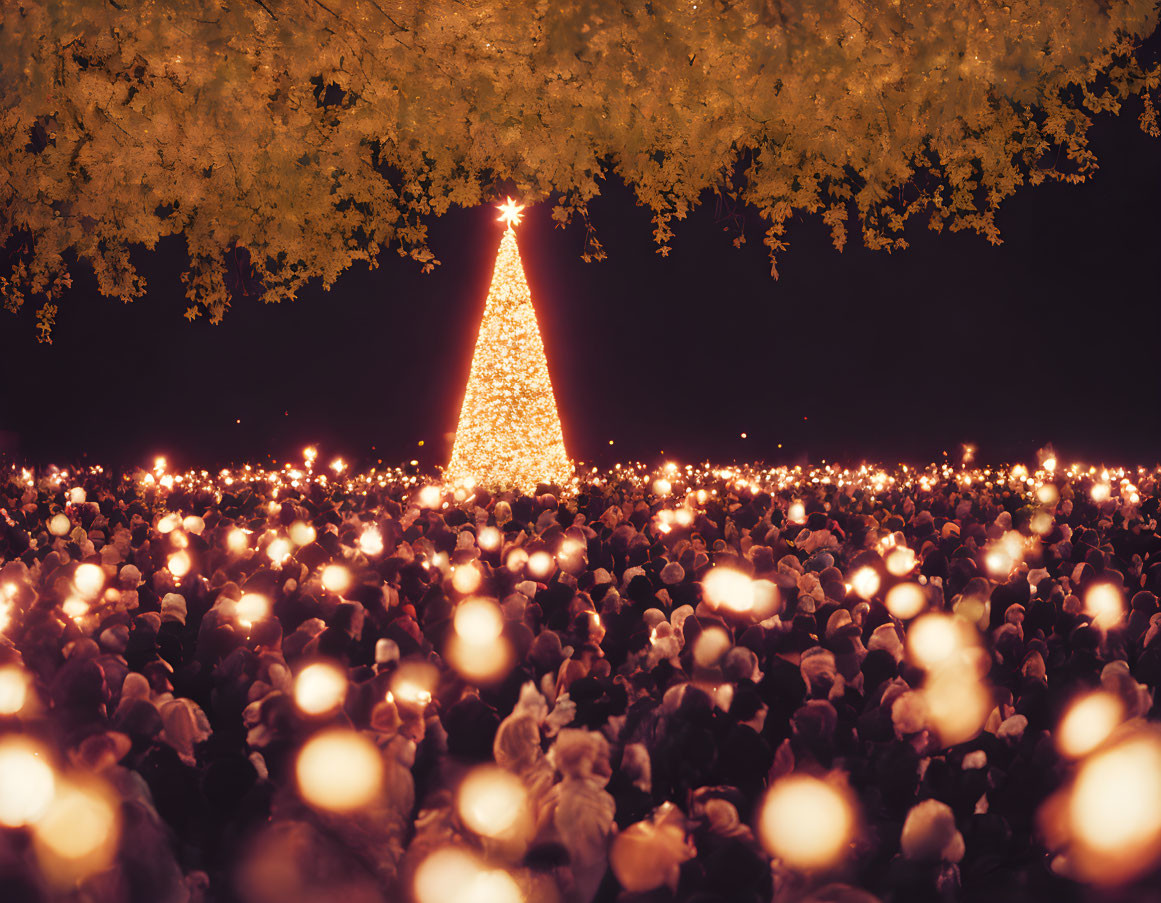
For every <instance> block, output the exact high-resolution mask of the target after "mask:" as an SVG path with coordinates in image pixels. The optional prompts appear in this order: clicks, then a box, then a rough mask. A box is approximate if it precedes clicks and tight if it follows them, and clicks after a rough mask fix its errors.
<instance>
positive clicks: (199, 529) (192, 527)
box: [181, 514, 206, 536]
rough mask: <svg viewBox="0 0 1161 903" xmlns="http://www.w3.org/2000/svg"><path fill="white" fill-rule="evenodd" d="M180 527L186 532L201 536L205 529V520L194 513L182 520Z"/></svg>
mask: <svg viewBox="0 0 1161 903" xmlns="http://www.w3.org/2000/svg"><path fill="white" fill-rule="evenodd" d="M181 527H182V529H183V530H185V531H186V532H187V533H192V534H194V536H201V535H202V533H203V532H204V531H205V529H206V522H205V521H204V520H203V519H202V518H200V517H198V516H197V515H196V514H191V515H189V516H187V517H186V518H184V519H183V520H182V522H181Z"/></svg>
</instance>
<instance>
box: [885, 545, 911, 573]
mask: <svg viewBox="0 0 1161 903" xmlns="http://www.w3.org/2000/svg"><path fill="white" fill-rule="evenodd" d="M884 563H885V564H886V565H887V573H888V574H891V575H892V576H893V577H906V576H907V575H908V574H910V573H911V572H912V571H913V570H915V550H914V549H909V548H907V546H895V548H893V549H892V550H891V551H890V552H888V553H887V558H886V560H885V562H884Z"/></svg>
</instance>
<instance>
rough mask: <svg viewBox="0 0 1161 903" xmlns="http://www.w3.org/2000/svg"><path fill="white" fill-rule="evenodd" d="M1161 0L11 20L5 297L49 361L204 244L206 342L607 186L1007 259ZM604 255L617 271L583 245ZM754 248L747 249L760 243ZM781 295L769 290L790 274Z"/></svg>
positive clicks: (1132, 88)
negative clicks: (104, 311) (60, 341)
mask: <svg viewBox="0 0 1161 903" xmlns="http://www.w3.org/2000/svg"><path fill="white" fill-rule="evenodd" d="M1156 24H1157V12H1156V9H1155V5H1154V2H1153V0H1026V2H1020V3H1014V2H1009V3H1007V4H1005V3H1003V2H997V0H925V2H923V0H884V2H881V3H880V2H873V0H623V2H611V0H505V2H498V0H164V2H161V0H140V2H138V0H134V2H127V0H8V2H5V3H3V4H0V174H2V178H0V193H2V195H3V199H2V206H0V240H2V241H3V243H4V245H5V248H6V251H7V252H8V255H9V262H8V264H7V265H6V266H5V267H4V269H3V272H4V273H5V274H6V275H4V276H3V277H2V278H0V294H2V295H3V298H4V303H5V305H6V306H7V307H8V308H9V309H12V310H16V309H19V308H20V307H21V305H22V304H23V303H25V301H26V299H30V298H31V299H35V303H37V304H38V306H39V313H38V320H39V328H40V330H41V334H42V337H44V338H47V337H48V336H49V335H50V330H51V326H52V323H53V320H54V317H55V315H56V312H57V303H58V301H59V299H60V297H61V295H62V294H63V293H64V291H65V289H66V288H67V287H68V286H69V285H70V275H69V268H70V266H75V265H76V264H77V263H78V262H80V261H85V262H87V263H88V264H90V265H91V266H92V267H93V268H94V270H95V272H96V278H97V283H98V286H99V289H100V291H101V292H102V293H104V294H106V295H109V296H113V297H118V298H122V299H124V300H130V299H132V298H134V297H137V296H139V295H141V294H142V293H143V291H144V285H143V280H142V278H141V276H140V275H139V274H138V273H137V272H136V270H135V268H134V266H133V263H132V262H131V259H130V251H131V249H133V248H135V247H138V246H143V247H145V248H152V247H154V246H155V245H156V243H157V241H158V240H159V239H160V238H162V237H164V236H167V235H176V234H181V235H183V236H184V237H185V241H186V246H187V249H188V254H189V266H188V269H187V271H186V272H185V273H184V274H183V276H182V280H183V282H184V285H185V292H186V295H187V297H188V300H189V310H188V314H187V315H188V316H189V317H190V318H191V319H192V318H194V317H196V316H198V315H200V314H202V313H205V314H207V315H208V316H209V317H210V318H211V319H212V320H214V321H218V320H220V319H221V317H222V315H223V314H224V313H225V311H226V309H227V308H228V306H229V300H230V292H229V291H228V288H227V285H226V282H225V279H224V275H223V274H224V268H223V256H224V254H225V253H226V252H227V251H228V250H230V249H238V248H243V249H245V250H246V251H248V252H249V255H250V260H251V265H252V267H253V270H254V273H253V275H254V278H255V279H256V280H257V282H258V283H259V284H260V286H261V293H262V296H263V298H264V300H266V301H280V300H282V299H284V298H290V297H293V296H294V294H295V293H296V292H297V291H298V289H299V288H300V287H301V286H302V285H303V283H304V282H305V281H307V280H309V279H312V278H315V277H318V278H320V279H321V280H322V283H323V285H324V286H328V287H329V286H330V285H331V284H332V283H333V282H334V280H335V279H336V277H337V276H338V275H339V274H340V273H341V272H342V271H343V270H344V269H346V268H347V267H349V266H350V265H351V264H352V263H353V262H355V261H358V260H362V261H365V262H367V263H368V264H370V265H372V266H373V265H374V264H375V261H376V258H377V255H378V254H379V253H380V251H381V250H382V249H384V248H387V247H394V248H395V249H397V250H398V251H399V253H401V254H403V255H405V256H410V257H412V258H414V259H415V260H416V261H417V262H418V264H419V265H421V266H423V267H431V266H433V265H435V264H436V263H437V261H436V260H435V258H434V257H433V255H432V253H431V251H430V250H429V249H428V248H427V245H426V228H425V223H426V222H427V221H428V218H429V217H432V216H438V215H440V214H442V213H444V212H445V211H447V210H448V209H449V208H450V207H451V206H452V205H459V206H465V207H467V206H473V205H477V204H480V203H483V202H486V201H491V200H493V199H494V198H495V197H496V196H497V195H498V194H500V193H502V192H503V191H504V190H505V189H509V190H510V189H512V188H513V187H514V188H515V190H516V191H518V192H519V193H520V194H521V196H522V199H523V200H525V201H530V202H531V201H541V200H550V201H551V202H552V203H553V205H554V208H553V218H554V220H555V221H557V222H558V223H560V224H562V225H563V224H566V223H568V222H570V221H573V220H580V221H582V222H584V223H585V225H586V227H587V225H588V220H587V205H588V204H589V202H590V201H591V200H592V198H594V197H595V196H596V195H597V194H598V193H599V191H600V185H601V181H602V180H603V179H604V178H606V176H608V175H609V174H610V173H613V174H616V175H617V176H619V177H620V178H621V179H623V180H624V181H625V183H626V184H628V185H629V186H630V187H631V188H632V189H633V191H634V192H635V194H636V197H637V199H638V201H639V202H640V203H641V204H643V205H645V206H646V207H648V208H649V209H650V210H651V211H652V212H653V221H654V237H655V239H656V241H657V243H658V246H659V250H660V251H661V252H662V253H665V252H667V250H668V242H669V240H670V238H671V236H672V231H671V230H672V227H673V225H674V221H675V220H680V219H681V218H683V217H684V216H685V215H686V214H687V213H688V212H689V210H690V209H691V208H692V207H694V206H695V205H696V204H697V203H698V202H699V200H701V199H702V198H704V197H706V196H707V193H717V194H718V195H720V196H721V197H723V198H724V199H726V201H727V202H728V203H736V204H742V205H747V206H748V208H749V209H751V210H753V211H756V213H757V215H758V216H760V217H761V220H762V223H763V227H764V229H765V243H766V244H767V245H768V246H769V248H770V252H771V256H772V258H773V257H774V256H775V255H776V254H777V253H778V252H779V251H781V250H782V249H783V248H784V247H785V228H786V224H787V221H788V219H789V218H790V217H791V216H792V215H794V214H796V213H799V214H801V213H809V214H817V215H818V216H820V217H822V219H823V220H824V222H825V223H826V224H827V225H828V226H829V228H830V230H831V233H832V236H833V239H834V244H835V246H836V247H837V248H840V249H841V248H842V247H843V245H844V243H845V241H846V239H847V232H848V229H849V228H855V229H858V230H859V231H860V232H861V234H862V238H863V241H864V242H865V244H866V245H868V246H869V247H872V248H885V249H888V250H890V249H895V248H902V247H905V246H906V241H905V239H904V237H903V228H904V224H905V223H906V221H907V220H908V219H909V218H910V217H912V216H915V215H922V216H923V217H925V218H926V220H927V222H928V223H929V224H930V226H931V227H932V228H934V229H937V230H939V229H943V228H945V227H946V228H950V229H971V230H975V231H976V232H978V233H980V234H982V235H984V236H986V237H987V238H988V239H989V240H990V241H993V242H995V241H999V235H998V232H997V229H996V223H995V213H996V210H997V206H998V205H999V204H1000V202H1001V201H1002V200H1003V199H1004V198H1006V197H1008V196H1009V195H1011V194H1012V193H1013V192H1014V191H1015V190H1016V188H1017V187H1019V186H1020V185H1023V184H1033V185H1035V184H1038V183H1040V182H1043V181H1044V180H1046V179H1054V180H1070V181H1080V180H1083V179H1084V178H1085V177H1086V176H1087V175H1089V174H1090V173H1092V172H1093V170H1094V168H1095V166H1096V161H1095V159H1094V157H1093V155H1092V152H1091V150H1090V148H1089V147H1088V144H1087V137H1086V136H1087V133H1088V130H1089V127H1090V124H1091V117H1092V115H1093V114H1094V113H1097V112H1101V111H1110V112H1116V111H1118V110H1119V109H1120V106H1121V105H1122V104H1123V103H1124V102H1125V101H1126V100H1128V99H1130V98H1132V97H1134V96H1135V97H1138V98H1140V99H1141V100H1140V101H1139V103H1141V104H1142V105H1141V107H1140V110H1141V112H1140V116H1141V125H1142V127H1143V128H1145V129H1146V130H1147V131H1150V132H1152V133H1153V134H1156V133H1157V123H1156V113H1155V106H1154V103H1155V100H1156V95H1157V93H1158V85H1159V73H1158V68H1157V67H1156V66H1155V65H1146V64H1145V63H1143V62H1142V59H1141V54H1140V44H1141V41H1142V39H1143V38H1144V37H1146V36H1148V35H1149V34H1150V33H1152V31H1153V30H1154V28H1155V27H1156ZM588 234H589V240H588V243H587V245H586V255H587V256H596V257H599V256H602V253H603V252H602V250H601V247H600V244H599V242H598V241H597V240H596V238H595V236H593V234H592V231H591V229H590V230H589V233H588ZM742 238H743V236H742V235H739V236H738V239H737V240H738V241H741V240H742ZM775 272H776V271H775Z"/></svg>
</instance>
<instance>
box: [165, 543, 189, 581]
mask: <svg viewBox="0 0 1161 903" xmlns="http://www.w3.org/2000/svg"><path fill="white" fill-rule="evenodd" d="M167 566H168V568H169V572H170V573H171V574H173V576H175V577H177V578H178V579H181V578H182V577H184V576H185V575H186V574H188V573H189V571H190V568H192V567H193V560H192V559H191V558H190V557H189V552H187V551H185V549H182V550H181V551H180V552H174V553H173V554H172V555H170V556H169V562H168V565H167Z"/></svg>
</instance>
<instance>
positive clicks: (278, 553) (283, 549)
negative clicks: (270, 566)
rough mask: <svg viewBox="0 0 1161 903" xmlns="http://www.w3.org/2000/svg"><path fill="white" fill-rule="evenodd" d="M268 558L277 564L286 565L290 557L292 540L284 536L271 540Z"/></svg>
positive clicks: (268, 546)
mask: <svg viewBox="0 0 1161 903" xmlns="http://www.w3.org/2000/svg"><path fill="white" fill-rule="evenodd" d="M266 557H267V558H269V559H270V560H271V561H273V562H274V563H275V564H282V563H284V562H285V561H286V559H288V558H289V557H290V540H289V539H287V538H285V537H284V536H279V537H277V538H275V539H272V540H270V544H269V545H267V546H266Z"/></svg>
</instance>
